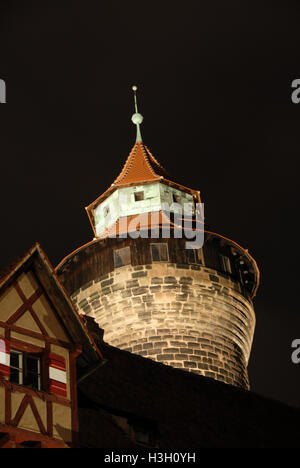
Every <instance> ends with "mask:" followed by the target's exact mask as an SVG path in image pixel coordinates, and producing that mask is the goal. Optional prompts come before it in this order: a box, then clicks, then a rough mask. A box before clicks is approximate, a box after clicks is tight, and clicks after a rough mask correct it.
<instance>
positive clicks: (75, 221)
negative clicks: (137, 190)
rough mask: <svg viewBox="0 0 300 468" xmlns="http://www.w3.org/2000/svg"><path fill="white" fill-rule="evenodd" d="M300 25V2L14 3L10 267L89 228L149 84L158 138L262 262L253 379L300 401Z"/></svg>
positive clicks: (10, 18)
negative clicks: (295, 85)
mask: <svg viewBox="0 0 300 468" xmlns="http://www.w3.org/2000/svg"><path fill="white" fill-rule="evenodd" d="M25 3H26V7H25V6H24V5H25ZM299 25H300V6H299V2H297V1H282V2H279V1H274V0H273V1H272V2H271V1H270V2H268V1H256V2H253V1H252V2H247V1H243V2H241V1H240V0H236V1H234V0H227V1H226V2H223V1H221V0H219V1H216V0H210V1H209V2H208V1H207V2H199V1H190V0H189V1H185V2H175V1H169V0H164V1H151V2H150V1H145V0H144V1H140V2H133V1H130V0H127V1H121V0H118V1H113V2H99V1H86V2H82V1H78V0H74V1H72V2H70V3H68V2H64V1H61V2H58V3H55V2H48V1H43V2H41V1H31V2H30V1H28V2H16V1H15V2H14V1H11V2H8V1H6V2H5V1H2V4H1V6H0V31H1V32H0V78H2V79H4V80H5V81H6V84H7V103H6V104H1V105H0V158H1V179H0V200H1V255H0V268H1V267H4V266H6V265H7V264H8V263H9V262H10V261H12V260H14V259H15V258H16V257H18V256H19V255H21V254H23V253H24V252H25V251H26V250H27V249H28V248H29V247H31V246H32V245H33V243H34V242H35V241H39V242H40V243H41V246H42V248H43V249H44V250H45V251H46V253H47V255H48V256H49V258H50V260H51V262H52V264H53V265H54V266H55V265H57V263H58V262H59V261H60V260H61V259H62V258H63V257H64V256H65V255H66V254H68V253H69V252H71V251H72V250H74V249H75V248H77V247H79V246H80V245H82V244H84V243H86V242H88V241H89V240H91V238H92V236H93V234H92V230H91V228H90V225H89V221H88V218H87V216H86V213H85V210H84V207H85V206H87V205H88V204H89V203H91V202H92V201H93V200H94V199H95V198H96V197H97V196H99V195H100V194H101V193H102V192H104V191H105V189H106V188H108V186H109V185H110V184H111V183H112V181H113V180H114V178H115V177H116V176H117V175H118V174H119V172H120V170H121V167H122V166H123V164H124V161H125V158H126V157H127V155H128V153H129V151H130V149H131V146H132V145H133V144H134V140H135V128H134V126H133V125H132V123H131V121H130V118H131V114H132V113H133V96H132V91H131V86H132V85H133V84H136V85H137V86H138V87H139V90H138V99H139V108H140V112H141V113H142V114H143V115H144V123H143V125H142V134H143V139H144V142H145V143H146V144H147V145H148V146H149V147H150V149H151V151H152V152H153V154H154V155H155V156H156V157H157V158H158V160H159V161H160V162H161V163H162V164H163V165H164V166H165V167H166V169H167V170H168V171H169V172H171V174H173V175H174V177H176V178H178V179H179V180H180V181H181V183H182V184H183V185H187V186H189V187H192V188H194V189H199V190H200V191H201V196H202V201H203V202H204V203H205V212H206V219H207V222H208V224H209V225H210V227H211V229H212V230H213V231H215V232H218V233H220V234H222V235H224V236H226V237H229V238H231V239H233V240H235V241H236V242H238V243H239V244H240V245H242V246H243V247H245V248H248V249H249V252H250V253H251V254H252V255H253V256H254V258H255V259H256V260H257V262H258V265H259V268H260V271H261V285H260V288H259V291H258V295H257V298H256V299H255V310H256V315H257V327H256V332H255V337H254V343H253V350H252V355H251V358H250V363H249V374H250V381H251V384H252V390H253V391H255V392H258V393H260V394H263V395H266V396H269V397H271V398H275V399H277V400H281V401H283V402H286V403H289V404H292V405H297V406H298V405H299V404H300V397H299V390H300V380H299V377H300V364H299V365H298V366H297V365H295V364H293V363H292V361H291V352H292V348H291V342H292V341H293V339H295V338H300V317H299V316H300V314H299V255H298V250H299V241H298V237H299V232H298V231H299V230H298V225H299V222H298V217H299V208H298V207H299V202H298V186H299V183H298V178H299V177H298V167H299V164H298V160H299V156H300V125H299V124H300V104H299V105H298V106H297V105H295V104H293V103H292V101H291V92H292V88H291V83H292V81H293V80H294V79H296V78H300V52H299V51H300V47H299V45H300V27H299Z"/></svg>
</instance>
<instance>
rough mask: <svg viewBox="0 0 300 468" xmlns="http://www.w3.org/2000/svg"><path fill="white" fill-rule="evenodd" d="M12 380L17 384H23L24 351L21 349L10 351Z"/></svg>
mask: <svg viewBox="0 0 300 468" xmlns="http://www.w3.org/2000/svg"><path fill="white" fill-rule="evenodd" d="M10 381H11V382H12V383H15V384H17V385H22V384H23V353H22V352H20V351H14V350H11V352H10Z"/></svg>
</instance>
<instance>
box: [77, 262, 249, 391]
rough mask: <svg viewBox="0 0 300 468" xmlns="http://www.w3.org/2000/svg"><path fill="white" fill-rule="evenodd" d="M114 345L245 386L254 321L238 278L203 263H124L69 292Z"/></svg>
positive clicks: (174, 365)
mask: <svg viewBox="0 0 300 468" xmlns="http://www.w3.org/2000/svg"><path fill="white" fill-rule="evenodd" d="M72 299H73V301H74V302H75V304H76V305H77V308H78V310H79V312H81V313H83V314H88V315H91V316H92V317H94V318H95V320H96V321H97V323H98V324H99V326H100V327H101V328H103V329H104V340H105V341H106V342H107V343H109V344H111V345H112V346H116V347H118V348H121V349H124V350H127V351H130V352H132V353H136V354H140V355H141V356H145V357H147V358H150V359H154V360H156V361H160V362H162V363H164V364H167V365H171V366H173V367H177V368H181V369H184V370H187V371H191V372H195V373H198V374H201V375H205V376H207V377H211V378H214V379H216V380H220V381H223V382H226V383H229V384H232V385H236V386H239V387H244V388H249V381H248V374H247V363H248V359H249V354H250V350H251V344H252V338H253V333H254V327H255V315H254V311H253V307H252V304H251V303H250V302H249V301H247V300H246V299H245V298H244V297H243V296H242V295H241V293H240V291H239V285H238V283H234V282H233V281H231V280H229V279H227V278H224V276H223V275H219V274H218V273H217V272H216V271H214V270H211V269H209V268H207V267H203V266H200V265H184V266H183V265H182V266H181V268H179V267H178V265H176V264H168V263H160V262H158V263H152V264H151V265H144V266H131V265H130V266H124V267H121V268H117V269H115V270H114V271H113V272H111V273H110V274H107V275H104V276H102V277H100V278H97V279H96V280H94V281H92V282H89V283H88V284H86V285H83V287H82V288H81V289H80V290H78V291H76V292H75V293H74V294H73V295H72Z"/></svg>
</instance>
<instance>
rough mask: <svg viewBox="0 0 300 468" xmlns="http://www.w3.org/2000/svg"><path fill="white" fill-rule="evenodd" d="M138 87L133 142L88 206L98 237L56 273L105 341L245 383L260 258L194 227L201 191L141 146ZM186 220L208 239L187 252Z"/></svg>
mask: <svg viewBox="0 0 300 468" xmlns="http://www.w3.org/2000/svg"><path fill="white" fill-rule="evenodd" d="M133 91H134V102H135V113H134V114H133V116H132V121H133V123H134V124H135V125H136V129H137V132H136V133H137V136H136V142H135V144H134V146H133V148H132V149H131V151H130V153H129V156H128V158H127V160H126V161H125V164H124V166H123V168H122V170H121V172H120V174H119V176H118V177H117V178H116V179H115V181H114V182H113V184H111V185H110V187H109V188H108V189H107V190H106V191H105V192H104V193H103V194H101V195H100V196H99V197H98V198H97V199H96V200H95V201H94V202H93V203H91V204H90V205H89V206H88V207H87V208H86V211H87V214H88V216H89V220H90V222H91V225H92V229H93V232H94V239H93V240H92V241H90V242H89V243H87V244H85V245H84V246H82V247H79V248H78V249H77V250H76V251H75V252H72V253H71V254H69V255H68V256H67V257H65V258H64V259H63V260H62V261H61V263H60V264H59V265H58V267H57V273H58V275H59V276H60V278H61V280H62V281H63V283H64V285H65V288H66V289H67V292H68V293H69V294H70V296H71V297H72V299H73V301H74V302H75V304H76V306H77V308H78V311H79V312H80V313H82V314H87V315H90V316H92V317H94V319H95V320H96V322H97V323H98V324H99V326H100V327H101V328H102V329H103V330H104V340H105V341H106V342H108V343H109V344H111V345H113V346H116V347H119V348H121V349H124V350H127V351H129V352H132V353H136V354H140V355H141V356H144V357H146V358H150V359H154V360H156V361H160V362H162V363H164V364H167V365H170V366H173V367H176V368H180V369H182V370H186V371H190V372H195V373H197V374H201V375H204V376H206V377H211V378H214V379H216V380H220V381H223V382H225V383H229V384H232V385H236V386H239V387H243V388H249V380H248V374H247V364H248V359H249V355H250V351H251V345H252V339H253V334H254V327H255V314H254V309H253V303H252V300H253V297H254V296H255V294H256V291H257V287H258V282H259V270H258V268H257V265H256V262H255V260H254V259H253V258H252V257H251V255H250V254H249V252H248V250H246V249H244V248H242V247H241V246H240V245H238V244H237V243H236V242H234V241H232V240H230V239H227V238H225V237H224V236H221V235H219V234H217V233H214V232H211V231H208V230H206V229H205V227H204V224H203V223H202V224H201V222H200V224H199V223H198V220H199V206H200V203H201V199H200V192H199V191H198V190H194V189H191V188H188V187H185V186H183V185H181V184H180V183H179V182H177V181H176V180H174V178H172V177H171V176H170V175H169V174H168V172H167V171H166V170H165V169H164V167H163V166H162V165H161V164H160V163H159V162H158V161H157V159H156V158H155V157H154V156H153V155H152V153H151V152H150V150H149V149H148V147H147V146H146V145H145V144H144V143H143V141H142V136H141V129H140V125H141V124H142V121H143V117H142V115H141V114H140V113H139V112H138V107H137V99H136V91H137V87H136V86H134V87H133ZM166 206H168V207H169V209H168V210H166V208H165V207H166ZM186 207H188V209H186ZM179 221H182V222H183V223H182V224H180V223H179ZM184 224H185V225H188V226H190V231H191V232H196V231H197V230H198V231H199V232H202V234H203V238H204V242H203V245H201V246H197V245H195V246H194V247H193V248H186V246H187V244H186V240H187V239H186V237H187V235H186V232H183V229H182V232H181V234H182V235H179V234H180V229H181V226H183V225H184ZM166 227H167V228H168V229H166ZM164 233H168V234H169V235H166V236H164V235H163V234H164Z"/></svg>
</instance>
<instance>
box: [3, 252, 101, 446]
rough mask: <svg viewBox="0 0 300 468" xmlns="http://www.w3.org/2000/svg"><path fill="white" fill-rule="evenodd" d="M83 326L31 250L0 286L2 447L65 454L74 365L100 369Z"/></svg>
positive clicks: (70, 439)
mask: <svg viewBox="0 0 300 468" xmlns="http://www.w3.org/2000/svg"><path fill="white" fill-rule="evenodd" d="M101 360H102V357H101V354H100V351H99V350H98V348H97V346H96V345H95V343H94V341H93V339H92V337H91V336H90V335H89V333H88V331H87V328H86V326H85V323H84V320H83V319H82V318H80V316H79V315H78V313H77V312H76V310H75V309H74V306H73V304H72V302H71V300H70V299H69V297H68V295H67V294H66V292H65V290H64V288H63V287H62V285H61V284H60V282H59V280H58V278H57V276H56V274H55V272H54V270H53V268H52V266H51V265H50V263H49V261H48V259H47V257H46V255H45V254H44V252H43V251H42V249H41V248H40V246H39V245H38V244H36V245H35V246H34V247H33V248H32V249H31V250H30V251H29V252H28V253H27V254H26V255H25V256H24V257H23V258H22V259H20V260H19V261H18V262H16V263H15V264H14V265H13V266H12V267H11V268H9V269H8V270H7V271H6V272H4V273H2V278H1V279H0V447H20V448H22V447H25V448H26V447H45V448H55V447H57V448H59V447H70V446H74V445H75V444H76V435H77V433H78V414H77V413H78V411H77V386H76V361H78V362H77V365H78V364H79V366H80V367H81V374H82V375H84V373H85V372H86V371H87V370H89V369H90V368H91V367H93V366H94V367H95V366H96V367H97V365H99V363H101Z"/></svg>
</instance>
